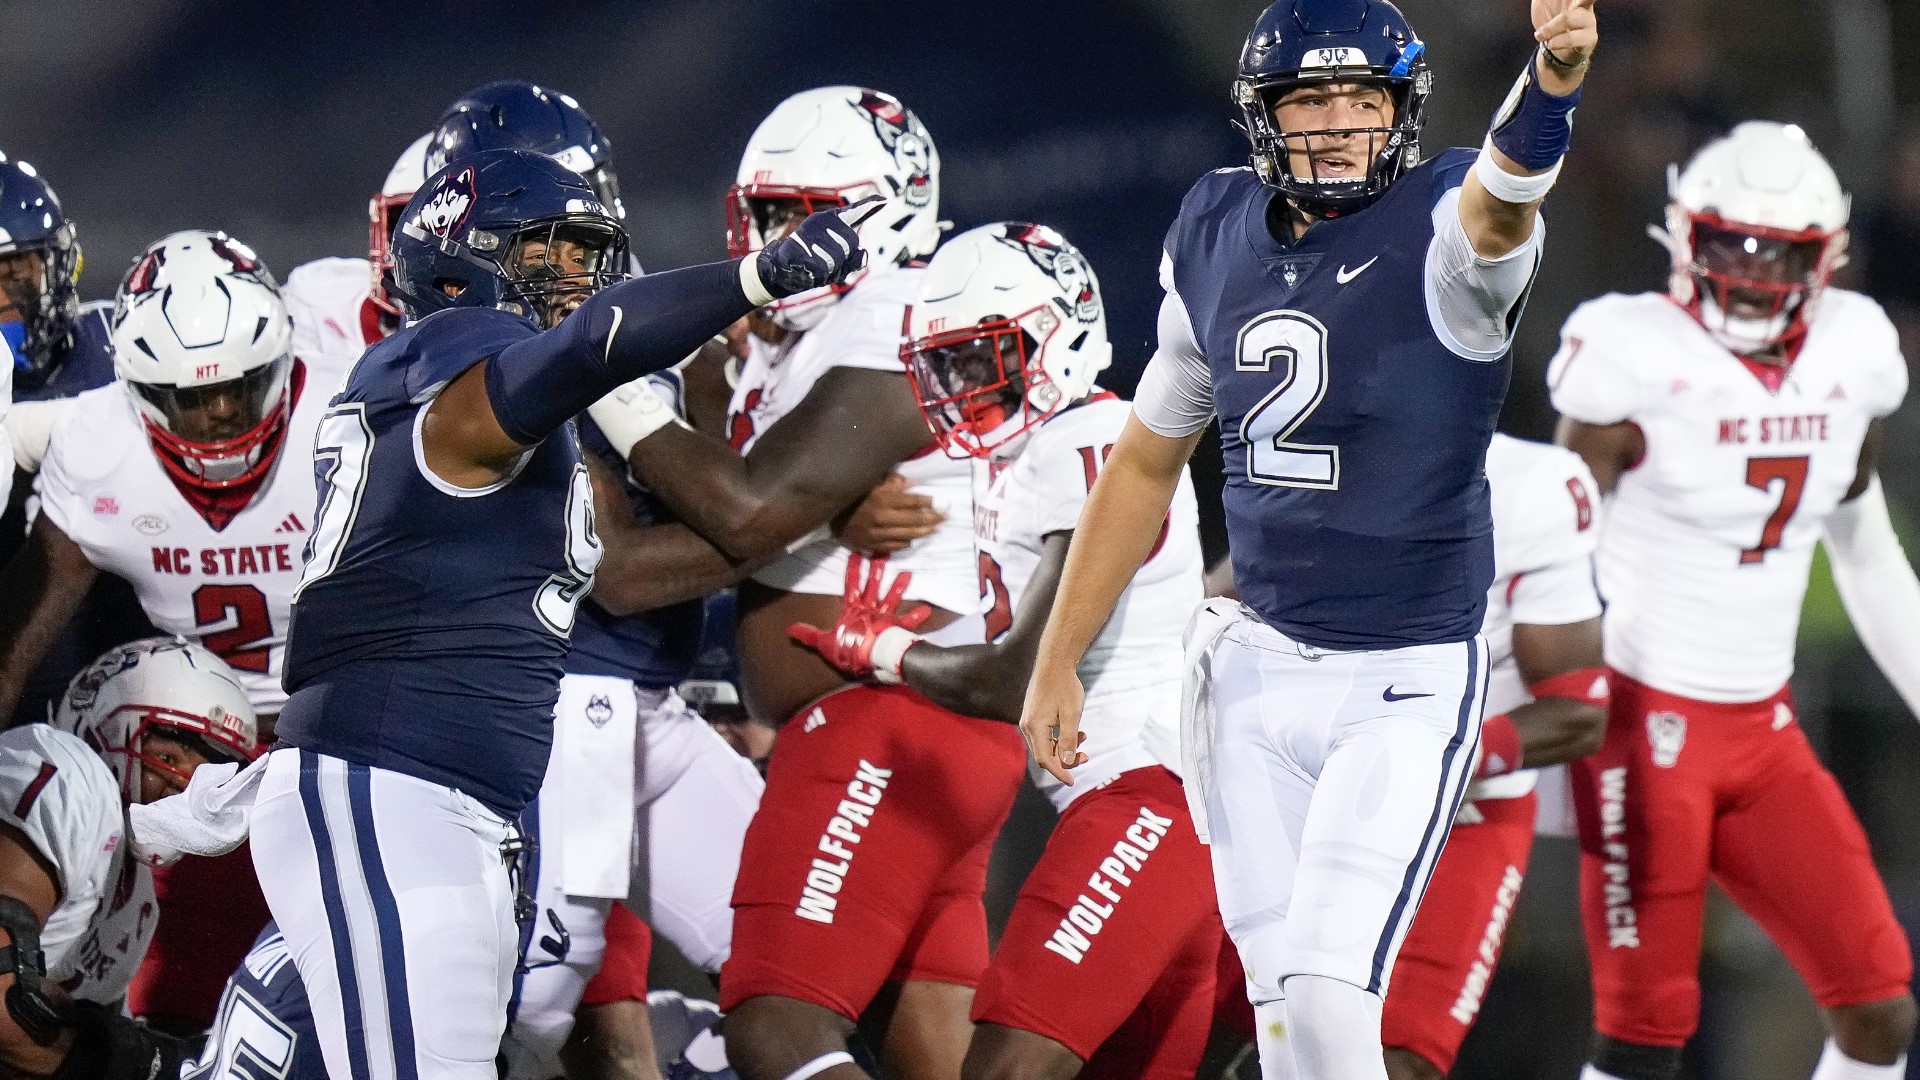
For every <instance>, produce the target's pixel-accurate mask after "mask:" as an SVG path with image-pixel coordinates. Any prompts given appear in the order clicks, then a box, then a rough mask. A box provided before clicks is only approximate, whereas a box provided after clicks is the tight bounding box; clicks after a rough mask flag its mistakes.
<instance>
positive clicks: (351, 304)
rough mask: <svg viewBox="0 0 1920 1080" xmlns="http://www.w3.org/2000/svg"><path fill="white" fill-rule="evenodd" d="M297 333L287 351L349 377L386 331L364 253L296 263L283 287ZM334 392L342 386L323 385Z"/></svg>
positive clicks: (325, 395)
mask: <svg viewBox="0 0 1920 1080" xmlns="http://www.w3.org/2000/svg"><path fill="white" fill-rule="evenodd" d="M280 298H281V299H282V300H284V301H286V304H287V315H288V317H289V318H291V319H292V320H293V337H292V338H291V339H290V341H289V344H288V346H287V351H288V352H291V353H292V354H293V355H295V356H298V357H301V358H303V359H306V360H308V361H311V362H312V366H315V367H323V368H326V369H328V370H330V371H337V372H339V373H340V375H341V377H342V378H344V377H345V374H346V372H347V369H349V368H351V367H352V366H353V363H354V361H356V360H358V359H360V354H361V353H364V352H366V351H367V348H368V347H369V346H371V345H374V344H376V343H377V342H379V341H380V339H381V338H383V337H385V336H386V334H385V333H383V332H382V330H381V326H380V314H381V312H380V309H379V308H378V307H376V306H375V305H374V302H373V270H372V267H371V265H370V264H369V263H368V262H367V260H365V259H340V258H326V259H315V260H313V261H312V262H310V263H302V264H301V265H299V266H296V267H294V268H293V272H292V273H290V274H288V275H287V280H286V283H285V284H284V285H282V286H281V287H280ZM320 389H321V390H324V391H325V393H323V394H322V395H321V397H322V398H331V397H332V396H333V394H334V391H335V390H337V389H338V386H335V385H328V386H323V387H321V388H320Z"/></svg>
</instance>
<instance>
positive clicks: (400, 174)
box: [367, 131, 433, 319]
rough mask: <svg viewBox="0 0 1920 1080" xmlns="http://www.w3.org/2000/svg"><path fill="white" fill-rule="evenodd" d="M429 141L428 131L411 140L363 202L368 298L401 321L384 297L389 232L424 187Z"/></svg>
mask: <svg viewBox="0 0 1920 1080" xmlns="http://www.w3.org/2000/svg"><path fill="white" fill-rule="evenodd" d="M432 141H433V132H431V131H429V132H427V133H426V134H425V135H422V136H420V137H419V138H417V139H415V140H413V142H412V143H411V144H410V145H408V147H407V148H406V149H405V150H404V151H402V152H401V154H400V160H398V161H396V162H394V163H393V168H391V169H389V170H388V171H387V182H386V183H384V184H381V185H380V194H378V195H375V196H374V197H373V198H372V199H369V200H368V201H367V262H368V263H369V264H370V265H371V266H372V268H373V288H372V290H371V291H370V292H369V293H368V295H369V296H370V297H371V298H372V299H373V303H374V306H375V307H378V308H379V309H380V310H381V311H383V312H386V313H387V314H388V315H390V316H392V317H393V318H395V319H402V318H405V317H406V312H404V311H402V310H400V305H399V304H398V303H396V302H395V301H394V300H393V298H392V297H390V296H388V295H387V286H386V278H385V275H386V272H387V271H388V270H391V269H392V268H393V230H394V227H395V226H396V225H398V224H399V223H400V211H402V210H405V209H406V208H407V203H408V202H409V201H411V200H412V198H413V193H414V192H416V191H419V190H420V189H421V188H422V187H424V186H426V183H427V144H428V143H430V142H432Z"/></svg>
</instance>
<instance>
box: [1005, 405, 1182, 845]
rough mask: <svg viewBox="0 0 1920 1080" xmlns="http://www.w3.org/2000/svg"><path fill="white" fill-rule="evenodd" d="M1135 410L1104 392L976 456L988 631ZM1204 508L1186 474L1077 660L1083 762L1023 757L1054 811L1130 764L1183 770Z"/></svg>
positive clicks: (1088, 487) (1075, 512) (1081, 498)
mask: <svg viewBox="0 0 1920 1080" xmlns="http://www.w3.org/2000/svg"><path fill="white" fill-rule="evenodd" d="M1132 413H1133V409H1132V406H1131V405H1129V404H1128V403H1127V402H1126V401H1123V400H1121V399H1120V398H1117V397H1115V396H1114V395H1112V394H1107V393H1102V394H1100V395H1098V396H1096V397H1094V398H1092V399H1091V400H1089V401H1087V402H1086V403H1084V404H1081V405H1077V406H1074V407H1073V408H1070V409H1067V410H1066V411H1064V412H1061V413H1058V414H1055V415H1054V416H1052V417H1050V418H1048V419H1047V420H1046V421H1045V422H1044V423H1042V424H1041V425H1040V426H1039V427H1037V428H1035V429H1033V430H1032V431H1031V432H1029V433H1028V434H1027V436H1026V438H1025V439H1024V440H1023V441H1022V442H1021V443H1020V444H1019V445H1018V448H1017V450H1016V451H1015V453H1014V454H1013V455H1012V456H1011V457H1009V458H1005V459H1001V458H995V459H993V460H990V461H979V462H975V463H974V540H975V542H976V543H977V544H978V545H979V547H980V591H981V593H982V596H981V603H982V605H983V606H984V607H986V609H987V614H986V624H987V625H986V633H987V640H989V641H993V640H996V639H998V638H999V637H1000V636H1001V635H1002V634H1004V633H1006V632H1007V629H1008V627H1010V626H1012V625H1013V613H1014V612H1015V611H1017V610H1019V608H1020V605H1021V603H1022V602H1023V599H1024V597H1025V596H1026V592H1027V586H1028V584H1029V583H1031V582H1032V580H1033V575H1034V572H1035V571H1036V570H1038V569H1039V567H1040V560H1041V556H1042V549H1043V546H1044V543H1045V540H1046V538H1047V537H1048V536H1051V535H1053V534H1055V533H1064V532H1072V531H1073V529H1074V526H1075V525H1077V524H1078V523H1079V521H1080V508H1081V506H1082V505H1083V504H1084V503H1085V502H1086V501H1087V493H1088V492H1090V491H1092V490H1093V482H1094V480H1095V478H1097V477H1098V476H1099V473H1100V466H1101V465H1102V464H1104V463H1105V461H1106V457H1107V454H1108V453H1109V452H1111V451H1112V450H1113V444H1114V442H1115V441H1116V440H1118V439H1119V438H1120V429H1121V428H1123V427H1125V426H1126V423H1127V417H1128V416H1130V415H1132ZM1205 573H1206V564H1205V563H1204V562H1203V561H1202V558H1201V555H1200V511H1199V505H1198V503H1197V502H1196V500H1195V498H1194V493H1193V479H1192V477H1191V476H1189V475H1187V474H1186V473H1185V472H1184V471H1182V473H1181V476H1180V486H1179V488H1178V489H1177V490H1176V491H1175V492H1174V496H1173V506H1172V509H1171V510H1170V511H1169V512H1168V515H1167V520H1166V523H1165V524H1164V525H1163V526H1162V529H1161V533H1160V541H1159V543H1158V544H1157V545H1155V547H1154V549H1153V554H1152V555H1151V556H1150V557H1149V558H1148V559H1147V561H1146V562H1145V563H1143V564H1142V565H1141V567H1140V570H1139V572H1138V573H1136V574H1135V575H1134V576H1133V580H1132V581H1131V582H1130V583H1128V585H1127V589H1126V591H1125V592H1123V593H1121V594H1120V601H1119V603H1118V604H1117V605H1115V607H1114V610H1113V617H1112V618H1110V619H1108V620H1107V625H1106V626H1105V627H1104V628H1102V629H1101V631H1100V636H1099V637H1096V638H1095V639H1094V640H1093V644H1092V645H1091V646H1090V647H1089V648H1088V649H1087V655H1086V656H1085V657H1084V658H1082V659H1081V661H1080V668H1079V671H1080V681H1081V683H1082V684H1083V685H1084V686H1085V687H1086V693H1087V696H1086V705H1085V708H1084V710H1083V711H1082V713H1081V718H1080V730H1081V731H1083V732H1085V733H1086V736H1087V742H1086V746H1085V747H1084V748H1083V749H1085V750H1086V752H1087V754H1088V755H1089V760H1088V761H1087V762H1086V763H1085V764H1083V765H1081V766H1080V767H1079V768H1077V769H1075V770H1074V771H1073V777H1074V782H1073V786H1072V787H1067V786H1066V785H1064V784H1062V783H1060V781H1058V780H1055V779H1054V778H1053V777H1052V776H1050V775H1048V774H1047V773H1046V772H1045V771H1044V770H1042V769H1039V768H1036V767H1033V766H1031V764H1030V765H1029V772H1030V774H1031V775H1032V777H1033V781H1034V784H1035V785H1036V786H1038V787H1039V788H1040V790H1041V792H1042V793H1044V794H1045V795H1046V796H1047V798H1049V799H1051V800H1053V805H1054V806H1055V807H1056V808H1058V809H1061V810H1064V809H1066V808H1067V804H1068V803H1070V802H1072V801H1073V800H1074V799H1075V798H1077V797H1079V796H1081V795H1084V794H1086V793H1087V792H1089V791H1092V790H1094V789H1095V788H1098V787H1099V786H1100V785H1101V784H1103V783H1105V782H1106V781H1108V780H1111V779H1113V778H1114V777H1116V776H1119V775H1120V774H1121V773H1123V772H1126V771H1128V770H1129V769H1138V768H1141V767H1143V766H1147V765H1156V764H1157V765H1165V766H1166V767H1167V768H1169V769H1172V770H1174V771H1175V772H1178V771H1179V768H1180V735H1179V724H1180V678H1181V675H1182V674H1183V669H1182V662H1181V657H1182V649H1181V642H1180V638H1181V635H1182V634H1183V633H1184V632H1185V631H1186V626H1187V616H1189V615H1191V614H1192V613H1193V609H1194V608H1196V607H1198V606H1199V605H1200V602H1201V600H1202V599H1204V598H1205V591H1204V585H1203V582H1202V578H1203V577H1204V575H1205Z"/></svg>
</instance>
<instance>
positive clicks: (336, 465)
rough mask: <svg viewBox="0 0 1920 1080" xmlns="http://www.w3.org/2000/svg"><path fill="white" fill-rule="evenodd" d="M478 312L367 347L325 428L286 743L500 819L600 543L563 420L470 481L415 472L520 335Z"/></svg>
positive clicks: (523, 785)
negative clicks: (457, 794) (434, 436)
mask: <svg viewBox="0 0 1920 1080" xmlns="http://www.w3.org/2000/svg"><path fill="white" fill-rule="evenodd" d="M536 333H538V331H537V330H536V328H535V327H534V325H533V324H532V323H531V322H528V321H527V320H526V319H523V318H521V317H519V316H517V315H512V314H509V313H506V312H502V311H495V310H492V309H482V308H456V309H453V310H449V311H442V312H437V313H435V314H433V315H429V316H428V317H426V318H425V319H422V320H421V321H419V322H417V323H414V324H412V325H411V326H408V327H407V328H405V329H403V330H401V331H400V332H399V333H397V334H395V335H393V336H392V337H390V338H387V339H386V340H385V341H382V342H380V343H379V344H378V345H375V346H374V347H373V348H372V349H370V350H368V352H367V354H366V355H365V356H363V357H362V358H361V359H360V361H359V363H358V364H356V365H355V366H354V369H353V371H352V373H351V374H350V375H349V376H348V379H347V383H346V386H345V387H344V388H342V390H341V391H340V393H339V394H338V395H337V396H336V397H335V398H334V400H333V403H332V404H331V406H330V407H329V408H328V410H327V414H326V417H325V419H323V420H322V421H321V424H320V429H319V433H318V436H317V437H316V439H315V450H314V468H315V471H316V474H317V478H318V483H319V491H320V505H319V509H318V511H317V515H316V516H317V518H318V520H317V522H316V524H315V527H314V530H313V533H312V537H311V539H310V540H309V546H308V561H307V567H306V572H305V574H304V575H303V576H302V578H301V582H300V587H299V591H298V592H297V593H296V594H295V596H294V603H293V618H292V622H291V625H290V628H289V630H288V633H287V662H286V674H285V680H286V686H287V690H288V692H289V693H290V695H291V696H290V697H289V699H288V701H287V707H286V710H285V711H284V712H282V713H281V714H280V720H279V724H278V728H277V731H278V734H279V739H280V742H281V743H282V744H283V745H288V746H297V747H301V748H303V749H306V750H310V751H313V752H315V753H320V754H327V755H330V756H333V757H337V758H341V759H344V760H346V761H349V762H353V763H356V764H361V765H368V766H372V767H376V768H382V769H389V770H392V771H394V772H400V773H405V774H407V775H410V776H415V777H418V778H420V779H423V780H427V781H430V782H432V783H436V784H446V785H448V786H450V787H453V788H456V789H458V790H460V791H462V792H464V793H466V794H467V795H470V796H472V797H473V798H475V799H478V800H479V801H480V802H482V803H484V804H485V805H487V806H488V807H489V808H490V809H492V810H493V811H494V812H496V813H498V814H500V815H501V816H502V817H507V818H512V817H515V816H517V815H518V814H519V813H520V811H521V809H523V808H524V807H525V806H526V804H527V802H528V801H529V800H531V799H532V798H533V796H534V794H535V792H537V791H538V790H539V787H540V780H541V777H542V776H543V775H544V773H545V771H546V765H547V754H548V750H549V748H550V747H551V745H552V737H553V706H554V702H555V700H556V699H557V697H558V694H559V683H560V676H561V674H562V669H563V665H564V663H565V660H566V656H567V649H568V634H569V633H570V631H571V630H572V628H573V622H574V608H575V605H576V604H577V603H578V602H579V600H580V597H581V596H583V595H584V594H585V593H586V592H587V590H588V588H589V587H590V586H591V584H592V581H593V571H594V569H595V567H597V566H598V565H599V562H600V543H599V540H598V539H597V538H596V537H595V535H594V532H593V497H592V489H591V487H590V486H589V484H588V480H587V472H586V469H585V468H584V466H582V465H581V461H580V448H579V445H578V442H577V440H576V438H575V436H574V433H573V429H572V425H571V424H568V425H565V426H563V427H561V428H560V429H559V430H557V431H555V432H554V433H553V434H552V435H549V436H548V437H547V438H545V439H543V440H542V441H541V442H539V443H538V444H536V445H534V446H533V447H531V448H529V449H528V450H527V452H526V454H525V456H524V457H522V458H521V459H520V461H519V463H518V464H517V465H516V466H515V467H514V469H513V470H512V472H511V473H510V474H509V475H508V476H507V477H506V478H505V479H503V480H501V481H500V482H498V483H496V484H493V485H491V486H488V487H485V488H473V489H465V488H457V487H454V486H453V485H451V484H448V483H447V482H446V481H444V480H442V479H440V478H439V477H437V476H435V475H433V474H432V473H431V472H429V471H428V469H427V467H426V463H425V460H424V451H423V449H422V444H421V441H420V427H421V424H422V422H423V421H424V419H425V417H426V412H427V406H428V405H429V404H431V403H432V401H433V399H434V397H435V395H437V394H438V393H439V392H440V390H441V389H442V388H443V387H445V386H446V385H447V384H448V383H449V382H451V381H452V380H453V379H454V378H455V377H457V376H458V375H460V373H462V372H464V371H466V370H467V369H468V368H470V367H472V366H473V365H474V364H476V363H478V362H480V361H481V360H483V359H486V358H488V357H492V356H497V355H498V354H499V353H500V352H501V350H503V349H505V348H506V347H507V346H508V345H511V344H513V343H515V342H518V341H521V340H523V339H526V338H530V337H532V336H534V335H535V334H536Z"/></svg>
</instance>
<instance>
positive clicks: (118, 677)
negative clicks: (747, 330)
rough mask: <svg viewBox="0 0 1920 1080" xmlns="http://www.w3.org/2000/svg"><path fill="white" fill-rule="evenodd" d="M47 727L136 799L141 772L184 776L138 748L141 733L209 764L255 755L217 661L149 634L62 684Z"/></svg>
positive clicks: (255, 745) (252, 730)
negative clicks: (100, 761) (85, 751)
mask: <svg viewBox="0 0 1920 1080" xmlns="http://www.w3.org/2000/svg"><path fill="white" fill-rule="evenodd" d="M53 726H54V727H57V728H59V729H60V730H62V731H67V732H71V733H73V734H75V735H78V736H79V737H80V738H81V739H84V740H85V741H86V743H87V745H88V746H91V747H93V748H94V750H95V751H97V752H98V753H99V754H100V756H101V757H102V758H105V759H106V762H107V765H108V766H109V767H110V768H112V769H113V774H114V776H115V777H117V778H118V779H119V781H120V793H121V795H122V796H123V797H124V798H125V799H126V800H127V801H128V802H137V801H139V799H140V788H141V777H142V770H144V769H156V770H159V771H160V772H162V773H164V774H166V775H167V776H168V777H170V778H172V779H173V780H175V781H177V782H178V783H179V784H180V785H181V786H182V787H184V786H185V785H186V783H187V780H188V776H187V774H185V773H182V772H181V771H180V770H178V769H176V768H174V767H173V766H171V765H168V764H166V763H165V762H163V761H159V760H157V759H155V758H153V757H151V756H150V755H148V754H147V753H146V746H145V743H146V738H147V736H148V735H149V734H160V735H165V736H166V737H167V738H170V739H173V740H176V741H178V742H182V743H186V744H187V745H189V746H191V747H193V748H194V749H196V750H198V751H200V752H201V753H202V754H203V755H205V756H206V757H207V759H208V760H210V761H237V762H241V763H243V764H244V763H246V762H249V761H252V760H253V759H254V758H256V757H259V756H260V742H259V728H258V725H257V724H256V722H255V720H254V715H253V706H252V705H250V704H248V703H247V692H246V691H245V690H243V689H241V687H240V680H239V679H237V678H235V677H234V675H233V672H232V671H231V670H230V669H229V668H228V667H227V665H226V664H225V663H224V662H223V661H221V659H220V658H219V657H217V656H215V655H213V654H212V653H211V652H208V651H207V650H206V649H205V648H203V647H202V646H200V645H197V644H195V643H193V642H191V641H188V640H187V639H185V638H182V637H151V638H141V639H140V640H138V641H130V642H128V643H127V644H125V645H122V646H119V647H118V648H115V649H109V650H108V651H107V652H105V653H103V654H101V655H100V657H99V658H98V659H96V660H94V662H93V663H91V664H89V665H87V666H86V667H85V668H83V669H82V670H81V671H80V673H79V674H78V675H75V676H74V677H73V681H71V682H69V683H68V684H67V692H66V694H65V696H63V697H62V698H61V699H60V707H59V709H58V710H56V711H55V713H54V717H53Z"/></svg>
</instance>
